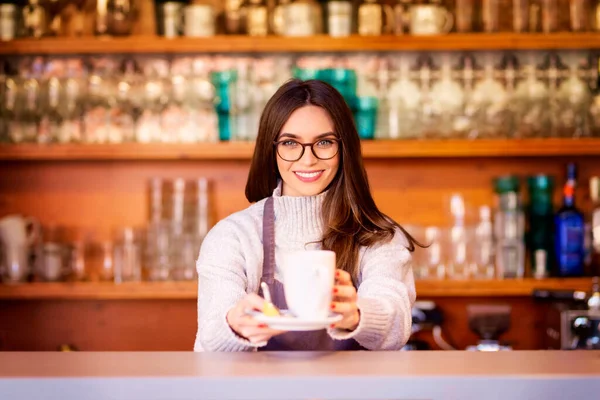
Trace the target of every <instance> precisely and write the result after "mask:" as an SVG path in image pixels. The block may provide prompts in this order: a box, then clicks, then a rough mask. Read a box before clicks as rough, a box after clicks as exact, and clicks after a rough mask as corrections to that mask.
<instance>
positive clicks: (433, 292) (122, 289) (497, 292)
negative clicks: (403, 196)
mask: <svg viewBox="0 0 600 400" xmlns="http://www.w3.org/2000/svg"><path fill="white" fill-rule="evenodd" d="M416 287H417V297H418V298H419V299H425V298H434V297H435V298H437V297H477V296H479V297H528V296H530V295H531V293H532V291H533V290H534V289H565V290H582V291H586V292H589V291H590V290H591V287H592V284H591V278H569V279H555V278H552V279H545V280H536V279H512V280H500V281H497V280H494V281H458V280H457V281H450V280H446V281H438V280H431V281H423V280H420V281H417V283H416ZM196 298H197V284H196V282H141V283H123V284H119V285H116V284H113V283H110V282H106V283H105V282H89V283H88V282H84V283H26V284H18V285H2V284H0V299H1V300H45V299H47V300H160V299H163V300H165V299H169V300H193V299H196Z"/></svg>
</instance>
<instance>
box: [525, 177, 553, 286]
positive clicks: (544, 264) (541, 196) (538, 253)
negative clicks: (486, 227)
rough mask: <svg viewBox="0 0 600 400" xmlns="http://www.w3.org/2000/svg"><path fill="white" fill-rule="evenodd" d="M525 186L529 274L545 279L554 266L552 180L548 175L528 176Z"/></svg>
mask: <svg viewBox="0 0 600 400" xmlns="http://www.w3.org/2000/svg"><path fill="white" fill-rule="evenodd" d="M527 186H528V188H529V204H528V207H527V208H528V210H527V219H528V225H529V230H528V234H527V248H528V250H529V258H530V263H531V274H532V275H533V276H534V277H535V278H547V277H548V276H550V274H551V271H552V266H553V265H554V264H553V263H554V251H553V237H554V236H553V232H554V227H553V220H554V206H553V203H552V193H553V191H554V180H553V179H552V177H551V176H548V175H535V176H530V177H529V178H528V179H527Z"/></svg>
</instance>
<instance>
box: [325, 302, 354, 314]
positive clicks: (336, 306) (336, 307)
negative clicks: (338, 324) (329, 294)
mask: <svg viewBox="0 0 600 400" xmlns="http://www.w3.org/2000/svg"><path fill="white" fill-rule="evenodd" d="M357 309H358V308H357V307H356V302H354V301H334V302H333V303H331V310H332V311H334V312H336V313H339V314H350V313H353V312H354V311H356V310H357Z"/></svg>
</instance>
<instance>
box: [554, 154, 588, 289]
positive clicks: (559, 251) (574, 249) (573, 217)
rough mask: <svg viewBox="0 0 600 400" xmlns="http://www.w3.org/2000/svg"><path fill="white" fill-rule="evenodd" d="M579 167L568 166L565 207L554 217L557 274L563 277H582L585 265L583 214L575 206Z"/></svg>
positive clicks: (572, 164)
mask: <svg viewBox="0 0 600 400" xmlns="http://www.w3.org/2000/svg"><path fill="white" fill-rule="evenodd" d="M576 182H577V167H576V166H575V164H574V163H569V164H568V165H567V179H566V182H565V185H564V187H563V206H562V207H561V208H560V209H559V210H558V212H557V213H556V215H555V216H554V225H555V234H554V248H555V252H556V264H557V273H558V275H559V276H561V277H567V276H582V275H583V272H584V271H583V263H584V221H583V214H582V213H581V211H580V210H579V209H578V208H577V207H576V206H575V188H576Z"/></svg>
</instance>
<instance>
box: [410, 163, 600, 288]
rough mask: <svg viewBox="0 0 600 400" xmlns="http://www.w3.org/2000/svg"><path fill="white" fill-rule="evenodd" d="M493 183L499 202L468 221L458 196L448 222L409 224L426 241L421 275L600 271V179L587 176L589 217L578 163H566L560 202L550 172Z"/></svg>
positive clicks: (419, 261)
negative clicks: (581, 202)
mask: <svg viewBox="0 0 600 400" xmlns="http://www.w3.org/2000/svg"><path fill="white" fill-rule="evenodd" d="M522 181H525V182H526V186H527V192H526V193H524V192H525V190H522V189H521V186H522ZM493 184H494V193H495V204H494V206H493V207H491V206H489V205H483V206H481V207H479V208H478V209H477V210H476V213H475V214H477V217H475V218H469V219H470V221H469V222H467V219H466V214H468V213H467V212H466V211H467V209H468V206H467V205H466V204H465V201H464V199H463V196H461V195H460V194H454V195H452V197H451V198H450V200H449V203H450V204H449V210H450V219H449V225H448V226H416V225H415V226H406V229H407V230H408V232H409V233H412V234H414V236H415V237H416V238H417V240H419V241H420V242H421V243H423V244H425V245H428V247H426V248H424V249H417V250H416V251H415V253H414V265H413V267H414V272H415V277H416V278H417V279H511V278H524V277H533V278H537V279H543V278H548V277H582V276H594V275H597V274H599V273H600V225H599V222H600V177H597V176H595V177H591V178H590V180H589V198H590V200H591V202H592V204H593V206H592V210H591V212H590V213H589V214H587V213H586V214H584V213H583V212H582V211H581V208H579V207H578V206H577V205H576V204H575V192H576V188H577V167H576V165H575V164H574V163H569V164H567V166H566V174H565V177H564V185H563V186H562V193H563V203H562V205H561V204H553V198H554V191H555V178H554V177H552V176H549V175H545V174H538V175H534V176H528V177H524V178H521V177H518V176H516V175H507V176H500V177H497V178H496V179H495V180H494V182H493ZM579 190H581V189H579ZM471 211H472V210H471Z"/></svg>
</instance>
